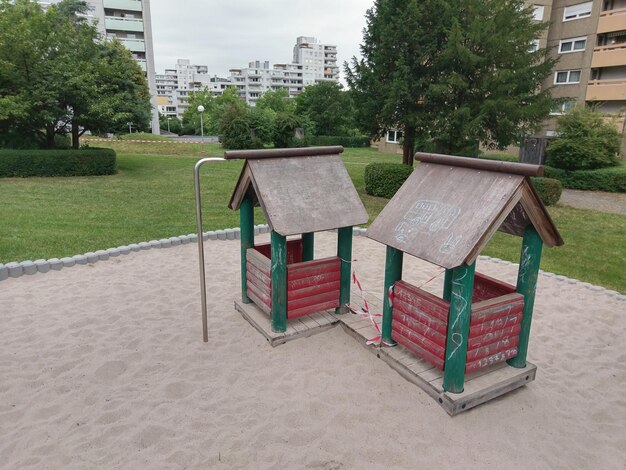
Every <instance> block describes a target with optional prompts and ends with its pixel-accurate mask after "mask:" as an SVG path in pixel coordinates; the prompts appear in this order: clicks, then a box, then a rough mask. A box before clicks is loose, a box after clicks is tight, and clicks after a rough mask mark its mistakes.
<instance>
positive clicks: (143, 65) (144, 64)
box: [135, 59, 148, 72]
mask: <svg viewBox="0 0 626 470" xmlns="http://www.w3.org/2000/svg"><path fill="white" fill-rule="evenodd" d="M135 60H136V61H137V63H138V64H139V66H140V67H141V70H143V71H144V72H147V71H148V62H147V61H146V59H135Z"/></svg>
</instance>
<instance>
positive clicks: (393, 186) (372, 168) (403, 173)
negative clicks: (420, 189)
mask: <svg viewBox="0 0 626 470" xmlns="http://www.w3.org/2000/svg"><path fill="white" fill-rule="evenodd" d="M412 172H413V167H411V166H408V165H403V164H401V163H370V164H369V165H367V166H366V167H365V192H366V193H367V194H369V195H371V196H379V197H386V198H387V199H391V198H392V197H393V195H394V194H396V192H397V191H398V189H400V186H402V184H403V183H404V182H405V181H406V179H407V178H408V177H409V176H410V175H411V173H412Z"/></svg>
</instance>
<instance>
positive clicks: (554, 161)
mask: <svg viewBox="0 0 626 470" xmlns="http://www.w3.org/2000/svg"><path fill="white" fill-rule="evenodd" d="M557 130H558V137H556V138H555V139H554V140H553V141H552V142H551V143H550V145H549V146H548V149H547V152H548V159H547V161H546V163H547V164H548V165H550V166H553V167H555V168H559V169H561V170H568V171H575V170H596V169H599V168H608V167H612V166H617V165H619V157H618V153H619V147H620V139H621V136H620V134H619V132H617V129H615V127H614V126H613V125H612V124H610V123H606V122H604V120H603V119H602V116H601V115H599V114H598V113H596V112H594V111H593V110H592V109H590V108H587V107H584V106H581V107H577V108H574V110H572V111H571V112H569V113H567V114H564V115H563V116H561V117H560V118H559V120H558V126H557Z"/></svg>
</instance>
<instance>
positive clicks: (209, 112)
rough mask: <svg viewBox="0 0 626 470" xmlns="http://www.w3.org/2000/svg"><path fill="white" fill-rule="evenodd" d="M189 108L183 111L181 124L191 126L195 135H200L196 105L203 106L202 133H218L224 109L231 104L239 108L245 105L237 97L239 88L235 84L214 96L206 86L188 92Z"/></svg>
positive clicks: (198, 113)
mask: <svg viewBox="0 0 626 470" xmlns="http://www.w3.org/2000/svg"><path fill="white" fill-rule="evenodd" d="M187 102H188V104H189V108H188V109H187V110H186V111H185V112H184V113H183V125H184V126H185V127H191V128H192V129H193V133H194V134H195V135H200V134H201V132H200V112H199V111H198V106H200V105H202V106H204V113H203V116H202V122H203V123H204V135H218V134H219V133H220V126H221V121H222V116H223V114H224V110H225V109H226V107H227V106H229V105H231V104H232V105H233V106H238V107H240V108H245V107H246V106H247V104H246V102H245V101H242V100H241V98H240V97H239V90H237V87H235V86H229V87H228V88H226V89H225V90H224V92H223V93H222V94H221V95H219V96H215V95H214V94H213V92H212V91H211V90H209V89H208V88H207V87H203V88H202V89H200V90H198V91H193V92H191V93H189V99H188V100H187Z"/></svg>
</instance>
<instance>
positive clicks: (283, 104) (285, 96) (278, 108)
mask: <svg viewBox="0 0 626 470" xmlns="http://www.w3.org/2000/svg"><path fill="white" fill-rule="evenodd" d="M256 107H257V108H259V109H271V110H272V111H274V112H275V113H284V112H293V111H295V109H296V102H295V101H294V100H293V99H291V98H290V97H289V92H288V91H287V90H275V91H271V90H270V91H266V92H265V93H263V94H262V95H261V97H260V98H259V99H258V100H257V101H256Z"/></svg>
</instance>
